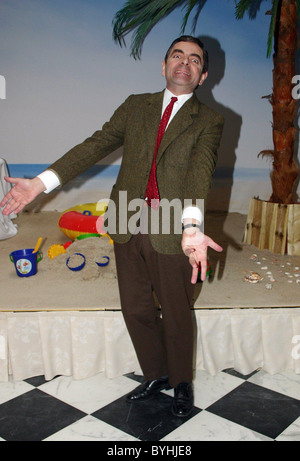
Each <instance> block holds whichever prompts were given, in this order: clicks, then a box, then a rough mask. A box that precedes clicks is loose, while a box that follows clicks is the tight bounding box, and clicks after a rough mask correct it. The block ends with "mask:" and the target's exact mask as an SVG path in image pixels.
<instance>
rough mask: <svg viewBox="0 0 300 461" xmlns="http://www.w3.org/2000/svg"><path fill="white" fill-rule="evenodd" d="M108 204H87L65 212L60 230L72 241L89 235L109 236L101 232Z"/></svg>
mask: <svg viewBox="0 0 300 461" xmlns="http://www.w3.org/2000/svg"><path fill="white" fill-rule="evenodd" d="M106 207H107V203H102V202H101V206H100V205H99V206H98V204H97V203H85V204H84V205H76V206H75V207H72V208H69V209H67V210H65V211H64V212H63V213H62V214H61V215H60V217H59V220H58V226H59V228H60V230H61V231H62V232H63V233H64V234H65V235H66V236H67V237H68V238H70V239H71V240H75V239H76V238H78V237H79V236H82V235H87V234H90V235H91V234H97V235H101V236H107V234H106V233H105V232H103V233H102V232H101V228H102V226H103V217H102V215H104V213H105V211H106Z"/></svg>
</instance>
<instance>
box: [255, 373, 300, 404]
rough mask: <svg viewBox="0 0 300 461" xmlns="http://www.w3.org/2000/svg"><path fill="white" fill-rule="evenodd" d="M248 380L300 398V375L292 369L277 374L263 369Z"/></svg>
mask: <svg viewBox="0 0 300 461" xmlns="http://www.w3.org/2000/svg"><path fill="white" fill-rule="evenodd" d="M248 381H249V382H251V383H253V384H258V385H259V386H263V387H266V388H267V389H271V390H272V391H275V392H279V393H281V394H284V395H288V396H289V397H293V398H294V399H299V398H300V375H296V374H295V372H294V371H292V370H290V371H285V372H282V373H278V374H275V375H271V374H269V373H266V372H265V371H263V370H261V371H259V372H258V373H256V374H255V375H253V376H252V377H251V378H249V379H248Z"/></svg>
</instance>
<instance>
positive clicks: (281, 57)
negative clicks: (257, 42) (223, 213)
mask: <svg viewBox="0 0 300 461" xmlns="http://www.w3.org/2000/svg"><path fill="white" fill-rule="evenodd" d="M297 21H298V16H297V0H280V1H279V4H278V17H277V23H276V26H275V27H276V28H277V29H276V30H275V43H274V56H273V61H274V70H273V95H272V101H271V103H272V107H273V143H274V151H273V152H272V154H273V171H272V173H271V182H272V196H271V198H270V201H271V202H274V203H285V204H289V203H293V197H294V189H295V184H296V180H297V177H298V166H297V164H296V162H295V159H294V144H295V134H296V129H295V126H294V120H295V115H296V103H297V101H296V100H295V99H293V97H292V88H293V84H292V78H293V76H294V74H295V57H296V50H297V27H298V22H297Z"/></svg>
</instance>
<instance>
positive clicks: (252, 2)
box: [235, 0, 300, 58]
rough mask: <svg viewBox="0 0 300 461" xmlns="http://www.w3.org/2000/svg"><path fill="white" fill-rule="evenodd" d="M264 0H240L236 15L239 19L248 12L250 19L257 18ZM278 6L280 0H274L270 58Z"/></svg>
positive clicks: (268, 45) (268, 52)
mask: <svg viewBox="0 0 300 461" xmlns="http://www.w3.org/2000/svg"><path fill="white" fill-rule="evenodd" d="M263 1H266V0H240V1H239V2H236V6H235V17H236V18H237V19H242V18H243V17H244V15H245V13H246V12H247V13H248V16H249V18H250V19H255V18H256V15H257V13H258V11H259V9H260V6H261V4H262V2H263ZM297 2H298V5H299V4H300V1H299V0H297ZM278 6H279V0H272V8H271V10H270V15H271V21H270V27H269V33H268V42H267V57H268V58H269V57H270V56H271V54H272V48H273V40H274V32H275V22H276V16H277V13H278Z"/></svg>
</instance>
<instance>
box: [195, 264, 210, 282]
mask: <svg viewBox="0 0 300 461" xmlns="http://www.w3.org/2000/svg"><path fill="white" fill-rule="evenodd" d="M210 277H211V267H210V264H209V262H208V261H207V270H206V279H209V278H210ZM197 283H202V280H201V269H199V271H198V278H197Z"/></svg>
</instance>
